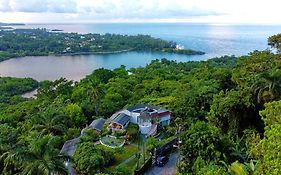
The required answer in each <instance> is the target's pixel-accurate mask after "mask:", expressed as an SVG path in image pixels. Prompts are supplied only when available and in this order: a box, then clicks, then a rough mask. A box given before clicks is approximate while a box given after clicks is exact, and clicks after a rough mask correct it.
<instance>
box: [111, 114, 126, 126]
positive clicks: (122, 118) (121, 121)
mask: <svg viewBox="0 0 281 175" xmlns="http://www.w3.org/2000/svg"><path fill="white" fill-rule="evenodd" d="M130 119H131V117H130V116H128V115H126V114H124V113H119V114H117V115H116V116H115V117H114V118H111V120H112V122H115V123H118V124H120V125H122V126H124V125H126V123H127V122H129V121H130Z"/></svg>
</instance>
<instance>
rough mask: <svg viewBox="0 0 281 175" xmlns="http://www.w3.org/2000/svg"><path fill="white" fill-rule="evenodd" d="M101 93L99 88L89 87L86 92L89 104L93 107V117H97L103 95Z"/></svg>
mask: <svg viewBox="0 0 281 175" xmlns="http://www.w3.org/2000/svg"><path fill="white" fill-rule="evenodd" d="M103 93H104V92H103V91H102V89H101V88H100V87H90V88H89V89H88V91H87V95H88V96H89V97H90V100H91V102H92V103H93V105H94V109H95V115H96V116H98V115H99V103H100V97H101V96H102V95H103Z"/></svg>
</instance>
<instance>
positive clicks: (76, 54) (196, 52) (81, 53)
mask: <svg viewBox="0 0 281 175" xmlns="http://www.w3.org/2000/svg"><path fill="white" fill-rule="evenodd" d="M131 51H140V52H159V53H170V54H176V55H186V56H192V55H204V54H206V53H205V52H202V51H193V50H191V53H179V52H169V51H163V50H150V51H146V50H136V48H131V49H124V50H117V51H99V52H75V53H61V54H46V55H43V54H42V55H25V56H15V57H9V58H0V63H1V62H3V61H7V60H9V59H16V58H23V57H29V56H31V57H32V56H34V57H38V56H79V55H106V54H118V53H125V52H131ZM192 52H193V53H192Z"/></svg>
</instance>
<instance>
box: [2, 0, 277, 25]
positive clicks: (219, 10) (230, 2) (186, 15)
mask: <svg viewBox="0 0 281 175" xmlns="http://www.w3.org/2000/svg"><path fill="white" fill-rule="evenodd" d="M280 6H281V1H280V0H227V1H226V0H212V1H210V0H0V21H8V22H10V21H16V22H52V21H54V20H55V21H57V22H59V20H61V21H60V22H96V21H97V22H104V21H109V22H116V21H117V22H118V21H131V22H149V21H152V22H153V21H154V22H158V21H159V22H160V21H168V22H211V23H249V22H250V23H281V21H280V19H281V13H280V10H279V8H280ZM15 14H17V15H18V16H16V15H15ZM19 14H21V15H20V16H19ZM12 16H13V17H14V18H12Z"/></svg>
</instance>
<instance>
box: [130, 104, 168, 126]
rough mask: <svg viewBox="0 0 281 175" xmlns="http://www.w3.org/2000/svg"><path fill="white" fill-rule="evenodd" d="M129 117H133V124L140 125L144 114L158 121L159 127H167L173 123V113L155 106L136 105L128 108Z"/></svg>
mask: <svg viewBox="0 0 281 175" xmlns="http://www.w3.org/2000/svg"><path fill="white" fill-rule="evenodd" d="M127 111H128V112H129V115H130V116H132V118H131V122H132V123H135V124H138V123H139V121H140V115H141V114H142V113H144V112H148V114H149V115H150V117H151V119H152V120H156V121H158V123H159V125H161V126H167V125H169V124H170V121H171V112H170V111H168V110H166V109H164V108H162V107H159V106H154V105H145V104H141V105H135V106H131V107H128V108H127Z"/></svg>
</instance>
